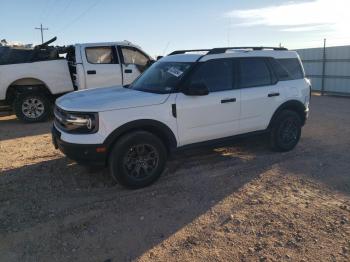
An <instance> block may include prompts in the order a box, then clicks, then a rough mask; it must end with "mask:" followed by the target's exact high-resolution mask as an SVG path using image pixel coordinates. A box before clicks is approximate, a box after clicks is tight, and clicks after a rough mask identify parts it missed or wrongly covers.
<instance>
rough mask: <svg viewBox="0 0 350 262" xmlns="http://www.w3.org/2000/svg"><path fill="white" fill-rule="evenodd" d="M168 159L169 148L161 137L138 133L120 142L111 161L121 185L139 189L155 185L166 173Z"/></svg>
mask: <svg viewBox="0 0 350 262" xmlns="http://www.w3.org/2000/svg"><path fill="white" fill-rule="evenodd" d="M147 159H148V160H147ZM166 160H167V150H166V147H165V146H164V143H163V142H162V141H161V140H160V139H159V138H158V137H156V136H154V135H153V134H151V133H149V132H146V131H135V132H132V133H130V134H126V135H124V136H123V137H121V138H120V139H119V140H118V141H117V143H116V144H115V145H114V147H113V149H112V151H111V153H110V155H109V161H108V162H109V168H110V173H111V176H112V177H113V178H114V179H115V180H116V181H117V182H118V183H120V184H122V185H123V186H126V187H128V188H132V189H137V188H142V187H145V186H148V185H150V184H152V183H153V182H155V181H156V180H157V179H158V178H159V177H160V175H161V174H162V172H163V171H164V168H165V164H166Z"/></svg>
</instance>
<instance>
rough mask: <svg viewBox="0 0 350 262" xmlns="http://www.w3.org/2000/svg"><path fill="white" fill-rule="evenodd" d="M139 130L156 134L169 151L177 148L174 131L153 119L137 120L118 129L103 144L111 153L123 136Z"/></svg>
mask: <svg viewBox="0 0 350 262" xmlns="http://www.w3.org/2000/svg"><path fill="white" fill-rule="evenodd" d="M138 130H143V131H148V132H150V133H152V134H154V135H155V136H157V137H158V138H160V139H161V140H162V141H163V143H164V145H165V146H166V148H167V149H168V150H171V149H174V148H176V146H177V140H176V137H175V135H174V133H173V131H172V130H171V129H170V128H169V127H168V126H167V125H165V124H164V123H162V122H159V121H157V120H151V119H141V120H135V121H131V122H129V123H126V124H124V125H122V126H120V127H118V128H117V129H116V130H114V131H113V132H112V133H111V134H110V135H109V136H108V137H107V138H106V139H105V141H104V143H103V144H105V145H106V146H107V148H108V151H110V150H111V148H112V147H113V145H114V144H115V142H116V141H117V140H118V139H119V138H120V137H121V136H123V135H125V134H127V133H129V132H133V131H138Z"/></svg>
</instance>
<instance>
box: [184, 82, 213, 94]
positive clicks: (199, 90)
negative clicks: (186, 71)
mask: <svg viewBox="0 0 350 262" xmlns="http://www.w3.org/2000/svg"><path fill="white" fill-rule="evenodd" d="M183 93H184V94H185V95H187V96H206V95H208V94H209V89H208V88H207V86H206V85H205V84H203V83H194V84H191V85H190V86H188V87H187V88H186V89H185V90H184V91H183Z"/></svg>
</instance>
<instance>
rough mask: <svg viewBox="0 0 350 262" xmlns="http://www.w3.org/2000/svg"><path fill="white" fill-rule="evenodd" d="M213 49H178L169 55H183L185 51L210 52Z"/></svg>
mask: <svg viewBox="0 0 350 262" xmlns="http://www.w3.org/2000/svg"><path fill="white" fill-rule="evenodd" d="M211 50H212V49H188V50H177V51H174V52H172V53H170V54H169V55H181V54H185V53H190V52H210V51H211Z"/></svg>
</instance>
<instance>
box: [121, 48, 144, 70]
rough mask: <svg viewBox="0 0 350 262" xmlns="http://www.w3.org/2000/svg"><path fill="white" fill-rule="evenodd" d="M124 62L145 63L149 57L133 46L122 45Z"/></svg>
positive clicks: (141, 64) (142, 64)
mask: <svg viewBox="0 0 350 262" xmlns="http://www.w3.org/2000/svg"><path fill="white" fill-rule="evenodd" d="M122 53H123V57H124V63H125V64H135V65H140V66H145V65H147V62H148V60H149V58H148V57H147V56H145V55H144V54H143V53H141V52H140V51H139V50H137V49H136V48H133V47H122Z"/></svg>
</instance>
